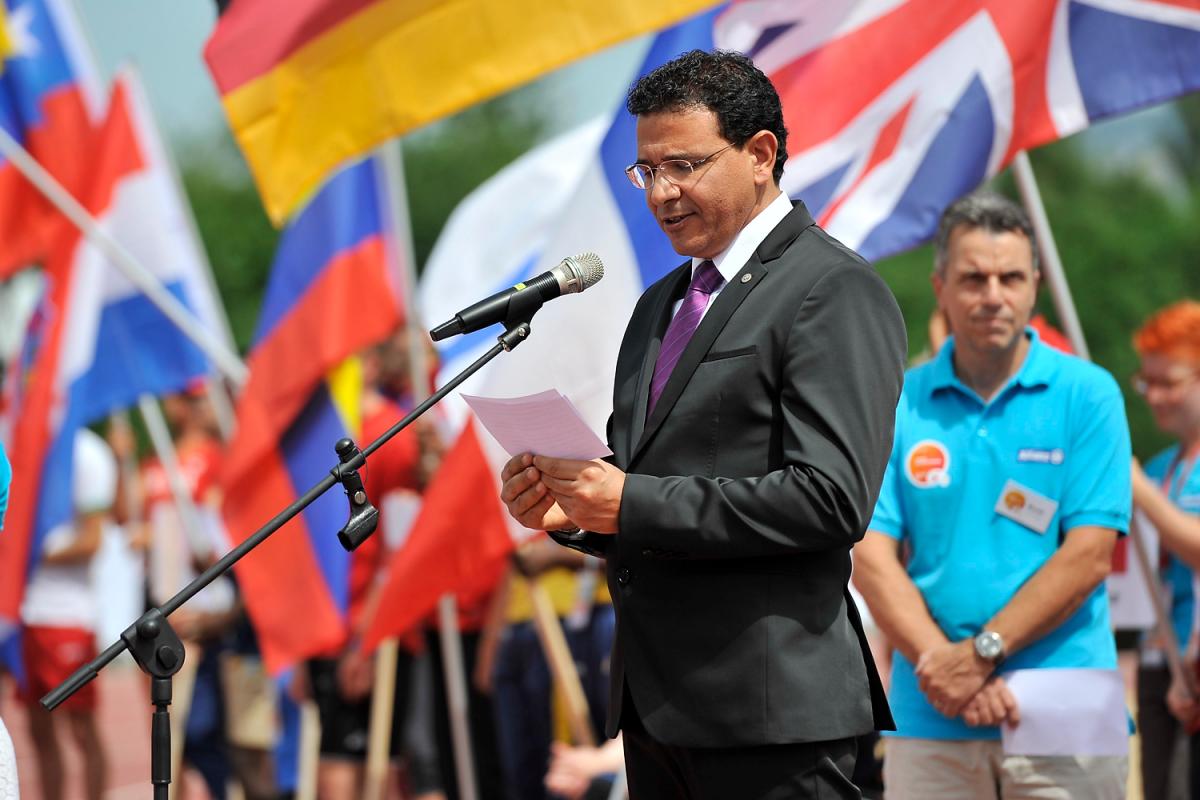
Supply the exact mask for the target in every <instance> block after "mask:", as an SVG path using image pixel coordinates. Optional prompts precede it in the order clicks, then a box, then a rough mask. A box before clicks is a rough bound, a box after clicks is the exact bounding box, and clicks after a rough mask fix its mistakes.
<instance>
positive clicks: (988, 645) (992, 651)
mask: <svg viewBox="0 0 1200 800" xmlns="http://www.w3.org/2000/svg"><path fill="white" fill-rule="evenodd" d="M975 654H976V655H978V656H979V657H980V658H982V659H983V660H984V661H990V662H992V665H993V666H996V667H998V666H1000V662H1001V661H1003V660H1004V639H1002V638H1000V634H998V633H996V632H995V631H982V632H980V633H979V634H978V635H977V636H976V637H975Z"/></svg>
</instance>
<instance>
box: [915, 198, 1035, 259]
mask: <svg viewBox="0 0 1200 800" xmlns="http://www.w3.org/2000/svg"><path fill="white" fill-rule="evenodd" d="M963 227H965V228H981V229H982V230H985V231H987V232H988V233H1020V234H1021V235H1023V236H1024V237H1025V238H1026V239H1028V240H1029V247H1030V249H1031V250H1033V271H1034V272H1037V271H1038V270H1039V269H1040V268H1041V264H1040V261H1039V259H1038V247H1037V240H1036V239H1034V238H1033V224H1032V223H1031V222H1030V221H1029V215H1028V214H1026V213H1025V209H1023V208H1021V207H1020V206H1019V205H1017V204H1016V203H1014V202H1013V201H1012V200H1009V199H1008V198H1007V197H1005V196H1004V195H1002V194H997V193H996V192H991V191H987V190H979V191H975V192H972V193H971V194H968V195H964V196H963V197H960V198H958V199H957V200H955V201H954V202H953V203H951V204H950V206H949V207H948V208H947V209H946V210H945V211H943V212H942V219H941V221H940V222H938V230H937V235H936V236H935V237H934V240H933V252H934V256H933V269H934V271H935V272H937V273H938V274H941V273H942V272H943V271H944V270H945V269H946V263H947V262H948V261H949V259H950V235H951V234H952V233H954V231H955V230H957V229H958V228H963Z"/></svg>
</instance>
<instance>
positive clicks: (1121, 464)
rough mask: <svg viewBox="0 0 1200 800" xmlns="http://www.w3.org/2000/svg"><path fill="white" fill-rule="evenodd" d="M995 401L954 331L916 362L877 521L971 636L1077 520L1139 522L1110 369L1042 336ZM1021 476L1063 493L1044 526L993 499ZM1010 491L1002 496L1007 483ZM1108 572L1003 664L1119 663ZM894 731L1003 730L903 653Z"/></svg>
mask: <svg viewBox="0 0 1200 800" xmlns="http://www.w3.org/2000/svg"><path fill="white" fill-rule="evenodd" d="M1026 336H1028V337H1029V338H1030V340H1031V341H1030V348H1029V353H1028V355H1027V356H1026V358H1025V363H1024V364H1022V365H1021V368H1020V370H1019V371H1018V372H1017V374H1016V375H1015V376H1013V378H1012V379H1010V380H1009V382H1008V383H1007V384H1006V385H1005V386H1004V388H1003V389H1001V390H1000V391H999V392H998V393H997V394H996V395H995V396H994V397H993V398H992V400H991V402H987V403H985V402H984V401H983V400H982V399H980V397H979V396H978V395H977V394H976V393H975V392H974V391H973V390H971V389H970V388H968V387H967V386H966V385H965V384H963V383H962V382H961V381H959V379H958V378H957V377H956V376H955V374H954V365H953V360H952V359H953V353H954V340H953V339H950V340H949V341H948V342H947V343H946V345H945V346H944V347H943V348H942V350H941V352H940V353H939V355H938V357H937V358H935V359H934V360H933V361H931V362H929V363H927V364H924V365H922V366H920V367H917V368H916V369H913V370H910V371H909V373H908V374H907V375H906V377H905V380H904V392H903V394H902V395H901V397H900V403H899V405H898V406H897V409H896V436H895V441H894V443H893V446H892V455H891V458H890V459H889V461H888V468H887V472H886V474H885V476H884V479H883V486H882V489H881V491H880V494H879V501H878V503H877V504H876V506H875V515H874V517H873V518H872V520H871V524H870V528H871V529H872V530H876V531H879V532H880V533H883V534H886V535H888V536H891V537H894V538H896V539H900V540H902V541H903V542H904V544H905V545H906V550H907V551H908V561H907V570H908V574H909V576H910V577H911V578H912V580H913V582H914V583H915V584H916V586H917V588H918V589H919V590H920V591H921V594H922V596H923V597H924V598H925V604H926V606H927V607H928V608H929V611H930V614H931V615H932V616H933V619H934V620H935V621H936V622H937V624H938V625H939V626H940V627H941V629H942V630H943V631H944V632H945V634H946V636H947V637H949V639H950V640H951V641H959V640H962V639H966V638H969V637H972V636H974V635H975V634H977V633H979V631H980V630H982V629H983V626H984V624H985V623H986V622H987V621H988V620H989V619H991V618H992V617H993V616H994V615H995V614H996V612H998V611H999V610H1000V609H1001V608H1003V607H1004V606H1005V605H1006V604H1007V603H1008V602H1009V600H1011V599H1012V597H1013V595H1015V594H1016V593H1017V590H1019V589H1020V588H1021V586H1022V585H1024V583H1025V581H1027V580H1028V579H1029V578H1030V577H1031V576H1032V575H1033V574H1034V573H1035V572H1037V571H1038V570H1039V569H1040V568H1041V567H1042V565H1043V564H1045V563H1046V561H1047V560H1049V559H1050V557H1051V556H1052V555H1054V553H1055V551H1056V550H1057V549H1058V546H1059V544H1060V543H1061V542H1062V538H1063V537H1064V536H1065V535H1066V534H1067V532H1068V531H1070V530H1072V529H1073V528H1077V527H1080V526H1084V525H1096V526H1100V527H1104V528H1112V529H1115V530H1117V531H1120V532H1121V533H1124V532H1126V531H1127V529H1128V525H1129V512H1130V505H1131V489H1130V478H1129V460H1130V445H1129V427H1128V425H1127V423H1126V421H1125V404H1124V402H1123V400H1122V398H1121V392H1120V390H1119V389H1118V388H1117V384H1116V382H1115V381H1114V380H1113V378H1112V376H1111V375H1109V374H1108V373H1107V372H1105V371H1104V370H1103V369H1101V368H1100V367H1097V366H1095V365H1094V364H1090V363H1088V362H1086V361H1083V360H1082V359H1079V358H1076V357H1074V356H1069V355H1066V354H1064V353H1060V352H1059V351H1057V350H1053V349H1051V348H1050V347H1047V346H1046V345H1044V344H1042V343H1041V342H1040V341H1039V339H1038V336H1037V333H1036V332H1035V331H1033V329H1031V328H1030V329H1026ZM1010 480H1011V481H1014V482H1015V485H1016V487H1015V488H1016V489H1017V491H1019V492H1024V493H1026V494H1028V493H1030V492H1032V493H1036V494H1037V495H1041V496H1042V497H1044V498H1048V499H1049V500H1050V501H1053V502H1054V503H1057V507H1056V508H1055V510H1054V513H1053V516H1052V517H1051V518H1050V519H1049V523H1048V527H1046V528H1045V532H1044V533H1038V532H1037V531H1036V530H1034V529H1033V528H1032V527H1030V526H1029V525H1027V524H1022V523H1021V522H1016V521H1014V520H1012V519H1010V518H1008V517H1006V516H1002V515H1001V514H1000V513H998V512H997V511H996V510H995V509H996V508H997V506H998V505H999V504H1002V503H1003V502H1004V501H1005V499H1006V497H1008V496H1010V495H1011V494H1012V492H1013V490H1014V485H1013V484H1010V483H1009V481H1010ZM1002 494H1004V495H1005V497H1002V496H1001V495H1002ZM1116 666H1117V653H1116V647H1115V645H1114V643H1113V637H1112V631H1111V629H1110V624H1109V615H1108V597H1107V594H1106V593H1105V588H1104V586H1103V585H1101V586H1099V587H1097V589H1096V591H1094V592H1093V593H1092V594H1091V595H1090V596H1089V597H1088V599H1087V600H1085V601H1084V603H1083V605H1082V606H1081V607H1080V608H1079V609H1078V610H1077V611H1076V612H1075V613H1074V614H1073V615H1072V616H1071V617H1070V618H1069V619H1068V620H1067V621H1066V622H1064V623H1063V624H1062V625H1060V626H1059V627H1058V628H1056V629H1055V630H1054V631H1052V632H1050V633H1049V634H1047V635H1046V636H1044V637H1042V638H1041V639H1039V640H1038V641H1036V642H1033V643H1032V644H1030V645H1029V646H1027V647H1025V648H1024V649H1022V650H1020V651H1019V652H1016V653H1013V654H1011V655H1010V656H1009V658H1008V659H1007V660H1006V661H1005V669H1006V670H1008V669H1014V670H1015V669H1028V668H1031V667H1101V668H1116ZM889 699H890V701H891V705H892V712H893V714H894V715H895V718H896V725H897V728H898V730H897V732H896V734H895V735H897V736H907V737H916V738H924V739H994V738H999V736H1000V730H999V728H997V727H991V728H972V727H970V726H968V725H967V724H966V723H964V722H963V721H962V720H961V718H955V719H948V718H946V717H944V716H942V715H941V714H939V713H938V712H937V711H936V710H935V709H934V708H933V707H932V706H931V705H929V703H928V702H927V701H926V698H925V695H924V694H922V693H921V691H920V689H919V688H918V686H917V679H916V676H915V674H914V672H913V665H912V664H910V663H909V662H908V660H907V659H905V658H904V656H903V655H901V654H900V653H898V652H897V653H895V656H894V659H893V662H892V683H891V691H890V694H889Z"/></svg>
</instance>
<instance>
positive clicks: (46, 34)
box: [0, 0, 104, 278]
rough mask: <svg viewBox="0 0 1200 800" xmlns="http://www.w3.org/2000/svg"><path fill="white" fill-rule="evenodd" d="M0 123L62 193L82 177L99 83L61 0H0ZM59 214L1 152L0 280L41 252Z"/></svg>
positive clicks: (76, 187)
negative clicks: (0, 16) (2, 6)
mask: <svg viewBox="0 0 1200 800" xmlns="http://www.w3.org/2000/svg"><path fill="white" fill-rule="evenodd" d="M0 2H4V3H6V4H7V9H6V12H5V18H4V30H5V34H6V37H7V40H8V44H7V47H6V48H5V52H4V54H3V61H2V62H0V127H3V128H4V131H5V132H6V133H8V134H9V135H10V136H12V137H13V139H15V140H16V141H17V142H18V143H19V144H21V145H22V146H23V147H24V148H25V149H26V150H28V151H29V152H30V153H31V154H32V155H33V156H34V157H35V158H36V159H37V160H38V162H39V163H41V165H42V166H43V167H45V168H46V169H47V170H48V171H49V172H50V174H52V175H53V176H54V177H55V178H57V179H58V181H59V182H60V183H62V184H63V185H64V186H65V187H66V188H67V190H68V191H70V192H71V193H72V194H74V195H76V196H78V195H79V194H80V193H81V192H82V191H84V188H85V184H86V182H87V181H88V179H89V177H88V161H89V155H88V154H89V152H90V150H89V141H90V139H91V137H93V136H94V135H95V125H96V120H97V117H98V116H99V115H100V114H102V113H103V110H104V109H103V103H104V96H103V91H102V89H101V86H100V82H99V80H98V78H97V76H96V73H95V71H94V70H93V69H91V68H90V63H89V61H88V59H87V56H86V51H85V49H84V47H83V45H82V38H81V36H80V34H79V31H78V26H77V23H76V20H75V17H74V15H73V14H72V13H71V11H70V9H69V8H67V7H66V6H65V4H64V2H63V0H0ZM63 222H64V221H63V220H62V219H61V218H60V217H58V215H56V214H55V213H54V212H53V210H52V209H51V207H50V205H49V203H48V202H47V201H46V200H44V199H43V198H42V197H41V195H39V194H38V193H37V191H36V190H35V189H34V187H33V186H32V185H30V184H29V183H28V182H27V181H26V180H25V179H24V178H23V177H22V176H21V175H20V173H19V172H17V169H16V167H15V166H14V165H12V164H11V163H9V162H8V161H7V159H5V158H4V157H3V156H0V278H3V277H4V276H5V275H7V274H9V273H11V272H12V271H13V270H14V269H16V268H19V267H23V266H25V265H27V264H28V263H30V262H31V261H34V260H36V259H38V258H39V256H41V255H42V254H44V252H45V250H46V248H47V247H48V246H49V243H50V241H51V240H52V239H53V238H54V235H55V233H54V229H55V226H56V225H61V224H63Z"/></svg>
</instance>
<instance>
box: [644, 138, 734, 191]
mask: <svg viewBox="0 0 1200 800" xmlns="http://www.w3.org/2000/svg"><path fill="white" fill-rule="evenodd" d="M731 147H733V143H730V144H727V145H725V146H724V147H722V148H721V149H720V150H717V151H715V152H712V153H709V154H708V155H706V156H704V158H697V159H696V160H695V161H688V160H687V159H686V158H672V159H670V160H669V161H663V162H662V163H660V164H659V165H658V166H657V167H652V166H650V165H649V164H630V165H629V166H628V167H626V168H625V174H626V175H627V176H629V182H630V183H632V184H633V185H634V186H636V187H637V188H639V189H641V190H642V191H647V192H648V191H650V189H652V188H653V187H654V174H655V173H656V172H657V173H659V174H661V175H662V176H663V177H664V178H666V179H667V180H669V181H670V182H671V183H673V184H675V185H676V186H678V185H679V184H681V183H683V182H685V181H686V180H687V179H688V178H690V177H691V175H692V173H693V172H695V171H696V168H697V167H700V166H703V165H704V164H707V163H708V162H709V160H711V159H713V158H716V157H717V156H719V155H720V154H721V153H724V152H725V151H726V150H728V149H729V148H731Z"/></svg>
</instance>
